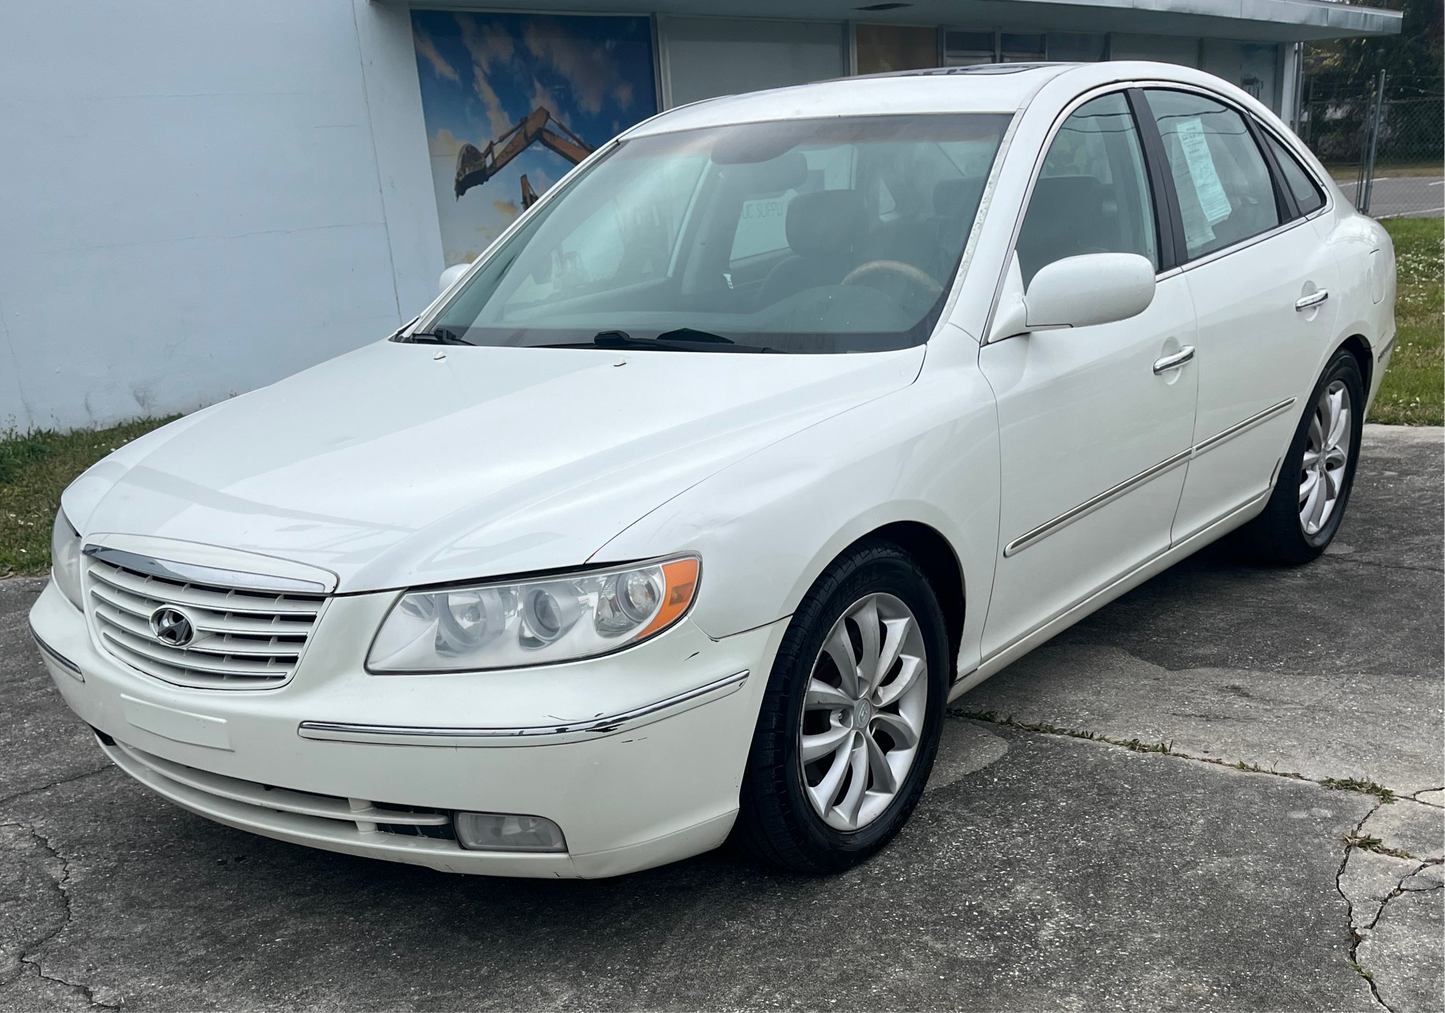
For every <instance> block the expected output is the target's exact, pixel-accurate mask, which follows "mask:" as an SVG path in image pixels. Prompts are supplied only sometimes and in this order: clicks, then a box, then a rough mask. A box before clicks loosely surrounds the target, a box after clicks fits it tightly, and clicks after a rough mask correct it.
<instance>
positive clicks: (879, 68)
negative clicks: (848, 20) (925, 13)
mask: <svg viewBox="0 0 1445 1013" xmlns="http://www.w3.org/2000/svg"><path fill="white" fill-rule="evenodd" d="M854 39H855V41H856V44H857V47H858V49H857V53H858V73H860V74H886V73H888V72H889V71H894V70H919V69H922V68H924V67H937V66H938V32H937V31H936V30H935V29H932V28H915V27H913V26H910V25H858V26H857V27H856V28H855V29H854Z"/></svg>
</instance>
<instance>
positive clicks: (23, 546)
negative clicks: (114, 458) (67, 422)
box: [0, 416, 175, 577]
mask: <svg viewBox="0 0 1445 1013" xmlns="http://www.w3.org/2000/svg"><path fill="white" fill-rule="evenodd" d="M172 418H175V416H170V417H169V418H163V419H139V420H137V421H135V422H126V423H124V424H122V425H118V426H112V427H110V428H109V429H87V430H79V431H77V432H73V433H57V432H54V431H52V430H48V429H42V430H36V431H34V432H30V433H25V434H23V435H22V434H19V433H16V432H14V431H11V432H10V433H8V434H0V577H6V576H11V575H14V574H26V573H44V572H45V571H46V570H48V569H49V568H50V526H51V523H52V522H53V521H54V520H55V511H56V510H57V509H59V507H60V494H61V492H62V491H63V490H64V489H65V487H66V486H67V485H69V484H70V483H71V482H73V481H75V479H76V477H77V476H79V475H80V473H81V472H82V471H84V470H85V469H86V468H89V467H90V466H91V465H92V464H94V463H95V462H96V461H98V460H100V459H101V458H102V457H104V456H105V455H106V454H109V453H110V452H111V451H112V450H115V449H116V448H118V447H120V446H121V445H123V444H126V443H129V442H130V441H131V440H133V439H135V438H136V437H137V436H141V435H143V434H145V433H148V432H150V431H151V430H152V429H154V428H156V427H157V426H159V425H163V424H164V423H166V422H169V421H171V419H172Z"/></svg>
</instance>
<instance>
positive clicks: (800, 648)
mask: <svg viewBox="0 0 1445 1013" xmlns="http://www.w3.org/2000/svg"><path fill="white" fill-rule="evenodd" d="M850 658H851V659H852V660H851V663H850V660H849V659H850ZM949 668H950V666H949V659H948V636H947V632H946V627H945V625H944V618H943V610H942V609H941V608H940V607H939V604H938V599H937V597H936V596H935V595H934V593H933V589H932V588H931V587H930V586H929V584H928V580H927V578H926V577H925V576H924V574H923V571H922V570H921V569H920V568H919V566H918V564H917V563H916V562H914V560H913V559H912V557H910V556H909V555H907V554H906V553H905V552H903V551H902V550H901V549H899V548H898V547H897V546H895V545H893V544H891V543H889V542H884V541H881V540H875V539H867V540H865V541H862V542H860V543H858V544H857V545H856V546H854V547H853V548H851V549H849V550H848V551H847V552H845V553H844V554H843V555H842V556H841V557H839V558H838V559H837V560H835V561H834V562H833V563H832V564H830V565H829V566H828V568H827V569H826V570H824V571H823V573H822V575H821V576H820V577H819V578H818V580H817V581H816V582H815V583H814V585H813V587H812V588H811V589H809V591H808V593H807V594H806V595H805V596H804V598H803V601H802V602H801V603H800V604H799V606H798V609H797V611H796V612H795V613H794V614H793V619H792V622H791V623H790V624H789V626H788V630H787V632H786V633H785V634H784V635H783V642H782V645H781V646H780V647H779V649H778V655H777V658H776V659H775V661H774V662H773V670H772V674H771V676H770V677H769V680H768V688H767V690H766V691H765V693H764V695H763V703H762V707H761V710H760V713H759V715H758V725H757V729H756V731H755V732H754V733H753V744H752V749H751V751H750V752H749V755H748V762H747V768H746V771H745V772H744V775H743V785H742V792H741V798H740V812H739V814H738V821H737V824H736V825H735V827H734V831H733V839H734V842H735V843H737V844H738V845H739V846H741V847H742V848H743V849H744V850H745V851H747V852H749V853H751V854H752V855H753V856H755V857H757V858H760V859H763V860H764V861H767V862H770V863H772V864H774V865H779V866H782V867H783V868H785V869H790V870H793V871H797V872H808V873H830V872H839V871H841V870H843V869H846V868H848V867H850V866H852V865H855V864H857V863H858V862H861V861H862V860H864V859H866V858H867V857H869V856H870V855H872V854H874V853H875V852H877V851H878V850H879V849H880V848H882V847H883V846H884V845H885V844H887V843H888V842H889V841H890V840H891V839H892V838H893V836H894V835H895V834H896V833H897V832H898V831H899V829H900V828H901V827H902V826H903V824H904V823H905V822H906V821H907V819H908V817H909V815H910V814H911V813H912V811H913V807H914V806H915V805H916V804H917V802H918V797H919V795H921V794H922V792H923V786H924V784H925V783H926V782H927V781H928V774H929V772H930V771H931V770H932V768H933V760H934V757H935V755H936V754H937V752H938V740H939V736H940V734H941V732H942V728H943V712H944V706H945V703H946V697H947V695H948V672H949Z"/></svg>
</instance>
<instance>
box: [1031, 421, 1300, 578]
mask: <svg viewBox="0 0 1445 1013" xmlns="http://www.w3.org/2000/svg"><path fill="white" fill-rule="evenodd" d="M1295 400H1296V399H1295V398H1287V399H1285V400H1284V401H1281V402H1279V403H1278V404H1274V405H1270V406H1269V407H1268V408H1266V409H1264V411H1261V412H1256V413H1255V414H1253V415H1251V416H1250V417H1249V418H1247V419H1245V420H1243V421H1242V422H1236V423H1235V424H1234V425H1232V426H1230V427H1229V428H1228V429H1225V430H1223V431H1221V432H1218V433H1215V434H1214V435H1213V436H1211V437H1209V439H1207V440H1203V441H1201V442H1199V443H1196V444H1195V445H1194V446H1192V447H1190V448H1189V449H1188V450H1182V451H1180V452H1179V453H1177V454H1175V455H1174V456H1173V457H1169V458H1166V459H1165V460H1163V461H1160V462H1159V463H1158V464H1156V465H1153V466H1152V467H1149V468H1145V469H1144V470H1143V471H1141V472H1139V474H1137V475H1134V476H1132V477H1130V478H1126V479H1124V481H1122V482H1120V483H1119V484H1118V485H1115V486H1111V487H1110V488H1108V489H1105V490H1104V491H1103V492H1101V493H1099V494H1098V495H1097V496H1094V497H1092V498H1090V499H1087V500H1085V501H1084V502H1082V503H1080V504H1079V505H1078V506H1076V507H1074V508H1072V509H1070V510H1065V511H1064V512H1063V513H1061V514H1059V515H1058V516H1057V517H1055V518H1054V519H1053V520H1049V521H1045V522H1044V523H1043V524H1040V525H1039V526H1038V527H1036V528H1033V529H1032V530H1030V531H1027V532H1025V533H1024V534H1022V535H1020V536H1019V537H1018V538H1015V539H1014V540H1013V541H1011V542H1009V543H1008V544H1007V545H1005V546H1004V550H1003V554H1004V558H1008V557H1009V556H1013V555H1016V554H1017V553H1020V552H1022V551H1023V550H1024V549H1027V548H1028V547H1029V546H1031V545H1037V544H1038V543H1039V542H1041V541H1043V540H1044V539H1045V538H1047V537H1049V536H1050V535H1052V534H1054V533H1055V532H1057V531H1061V530H1062V529H1064V528H1066V527H1068V526H1069V525H1070V524H1072V523H1074V521H1077V520H1079V519H1081V518H1083V517H1086V516H1088V515H1089V514H1091V513H1093V512H1094V511H1095V510H1098V509H1099V508H1100V507H1102V506H1106V505H1107V504H1109V503H1112V502H1113V501H1114V500H1116V499H1118V498H1119V497H1120V496H1123V495H1124V494H1125V493H1127V492H1130V491H1132V490H1134V489H1137V488H1138V487H1139V486H1141V485H1143V484H1144V483H1146V482H1149V481H1152V480H1153V479H1156V478H1158V477H1159V476H1160V475H1162V474H1164V473H1165V472H1168V471H1172V470H1174V469H1175V468H1177V467H1178V466H1179V465H1181V464H1184V463H1186V462H1188V461H1192V460H1193V459H1194V458H1196V457H1201V456H1203V455H1204V454H1207V453H1209V451H1211V450H1213V449H1214V448H1215V447H1218V446H1220V445H1222V444H1224V443H1227V442H1229V441H1230V440H1232V439H1234V438H1235V437H1236V436H1239V435H1240V434H1242V433H1244V432H1247V431H1248V430H1250V429H1253V428H1254V427H1255V426H1258V425H1260V424H1262V423H1264V422H1268V421H1269V420H1270V419H1272V418H1274V417H1275V416H1276V415H1278V414H1280V413H1281V412H1284V411H1287V410H1288V409H1289V408H1290V407H1291V406H1292V405H1293V404H1294V403H1295Z"/></svg>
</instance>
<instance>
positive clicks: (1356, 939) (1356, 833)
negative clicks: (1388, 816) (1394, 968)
mask: <svg viewBox="0 0 1445 1013" xmlns="http://www.w3.org/2000/svg"><path fill="white" fill-rule="evenodd" d="M1382 805H1385V800H1384V799H1381V800H1380V801H1378V802H1376V803H1375V804H1374V805H1372V806H1370V811H1369V812H1367V813H1365V815H1364V816H1362V817H1361V818H1360V822H1358V823H1356V824H1355V829H1354V830H1352V831H1350V834H1349V836H1348V837H1346V838H1345V852H1344V854H1343V855H1341V856H1340V867H1339V868H1338V869H1336V870H1335V892H1336V893H1338V894H1339V895H1340V899H1341V900H1343V901H1344V902H1345V925H1346V926H1347V927H1348V929H1349V933H1350V956H1349V961H1350V967H1352V968H1354V970H1355V973H1356V974H1358V975H1359V976H1360V977H1361V978H1364V979H1365V983H1366V984H1367V985H1369V986H1370V997H1371V998H1372V999H1374V1000H1375V1002H1377V1003H1379V1004H1380V1007H1381V1008H1382V1009H1386V1010H1389V1011H1390V1013H1395V1011H1394V1009H1393V1008H1392V1007H1391V1006H1390V1004H1389V1003H1387V1002H1385V1000H1384V999H1382V998H1380V989H1379V986H1377V985H1376V984H1375V976H1374V974H1372V973H1371V972H1370V969H1369V968H1367V967H1363V966H1361V965H1360V963H1359V961H1358V960H1357V959H1356V957H1357V956H1358V954H1359V949H1360V944H1361V943H1362V942H1364V941H1365V937H1364V936H1363V935H1361V934H1360V933H1359V932H1357V931H1355V903H1354V901H1352V900H1350V895H1349V894H1347V893H1346V892H1345V888H1344V886H1343V885H1342V882H1341V881H1342V880H1343V879H1344V876H1345V866H1347V865H1349V863H1350V854H1351V852H1353V851H1354V850H1355V848H1356V845H1355V844H1354V843H1353V842H1354V841H1356V840H1359V839H1361V838H1362V834H1363V831H1364V827H1365V824H1366V823H1368V822H1369V820H1370V817H1371V816H1373V815H1375V813H1376V812H1377V811H1378V810H1379V808H1380V806H1382ZM1384 909H1385V905H1384V904H1381V905H1380V911H1383V910H1384ZM1379 920H1380V913H1379V911H1377V912H1375V917H1374V919H1373V920H1372V921H1371V922H1370V925H1369V927H1370V928H1373V927H1374V924H1375V922H1377V921H1379Z"/></svg>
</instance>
